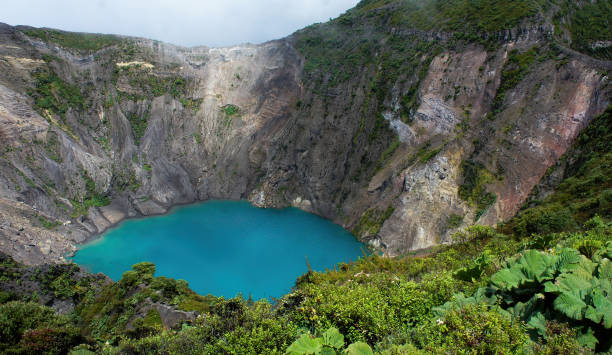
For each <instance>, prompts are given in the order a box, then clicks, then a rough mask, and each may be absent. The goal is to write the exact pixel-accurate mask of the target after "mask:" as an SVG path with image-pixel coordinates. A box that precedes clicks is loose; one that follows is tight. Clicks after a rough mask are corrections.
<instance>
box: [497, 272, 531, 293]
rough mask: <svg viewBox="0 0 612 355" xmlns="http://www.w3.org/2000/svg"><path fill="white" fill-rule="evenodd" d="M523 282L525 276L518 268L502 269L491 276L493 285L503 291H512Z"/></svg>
mask: <svg viewBox="0 0 612 355" xmlns="http://www.w3.org/2000/svg"><path fill="white" fill-rule="evenodd" d="M523 280H524V275H523V274H522V273H521V272H520V270H518V268H514V269H501V270H499V271H498V272H496V273H495V274H493V276H491V282H492V283H493V285H495V286H496V287H498V288H500V289H502V290H512V289H514V288H517V287H518V286H519V284H520V283H521V281H523Z"/></svg>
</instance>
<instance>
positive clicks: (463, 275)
mask: <svg viewBox="0 0 612 355" xmlns="http://www.w3.org/2000/svg"><path fill="white" fill-rule="evenodd" d="M490 262H491V258H490V256H489V254H488V252H484V253H482V255H480V257H478V258H477V259H476V260H474V262H473V263H472V265H470V266H466V267H464V268H461V269H459V270H457V271H455V273H454V274H453V277H455V278H456V279H458V280H462V281H468V282H474V281H476V280H478V279H479V278H480V276H481V275H482V273H483V272H484V271H485V269H486V268H487V266H488V265H489V263H490Z"/></svg>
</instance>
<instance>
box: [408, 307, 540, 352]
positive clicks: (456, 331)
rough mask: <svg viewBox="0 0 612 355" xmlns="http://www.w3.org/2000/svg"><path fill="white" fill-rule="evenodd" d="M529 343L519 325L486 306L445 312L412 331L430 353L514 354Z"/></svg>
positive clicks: (521, 324) (518, 322)
mask: <svg viewBox="0 0 612 355" xmlns="http://www.w3.org/2000/svg"><path fill="white" fill-rule="evenodd" d="M528 339H529V337H528V335H527V333H526V332H525V326H524V324H523V323H522V322H520V321H517V320H513V319H512V318H511V317H509V316H508V315H505V314H502V313H500V312H498V311H496V310H494V309H489V307H488V306H487V305H485V304H470V305H467V306H465V307H463V308H460V309H455V310H451V311H448V312H447V313H445V314H444V315H442V316H441V317H440V318H438V319H432V320H431V321H429V322H427V323H425V325H424V326H422V327H420V328H417V329H416V330H415V340H416V342H417V343H418V344H420V345H421V346H422V347H423V349H425V350H427V351H428V352H432V353H446V354H464V353H471V354H514V353H519V352H520V350H521V349H522V348H523V347H524V346H525V344H526V342H527V341H528Z"/></svg>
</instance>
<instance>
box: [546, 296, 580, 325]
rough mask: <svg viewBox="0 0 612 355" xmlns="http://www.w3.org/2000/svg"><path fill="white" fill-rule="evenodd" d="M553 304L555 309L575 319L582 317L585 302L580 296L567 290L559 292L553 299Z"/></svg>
mask: <svg viewBox="0 0 612 355" xmlns="http://www.w3.org/2000/svg"><path fill="white" fill-rule="evenodd" d="M553 306H554V308H555V310H557V311H559V312H561V313H563V314H565V315H566V316H567V317H569V318H571V319H575V320H582V319H584V312H585V310H586V307H587V305H586V303H584V302H583V301H582V300H581V299H580V297H578V296H576V295H575V294H573V293H569V292H564V293H561V294H560V295H559V296H558V297H557V298H556V299H555V301H554V303H553Z"/></svg>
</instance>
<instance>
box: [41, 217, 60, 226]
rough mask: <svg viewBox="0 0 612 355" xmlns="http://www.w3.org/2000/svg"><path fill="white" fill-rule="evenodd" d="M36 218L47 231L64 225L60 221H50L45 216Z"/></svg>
mask: <svg viewBox="0 0 612 355" xmlns="http://www.w3.org/2000/svg"><path fill="white" fill-rule="evenodd" d="M36 218H37V219H38V221H39V222H40V223H41V224H42V226H43V227H45V228H46V229H54V228H55V227H57V226H60V225H62V223H61V222H60V221H50V220H48V219H46V218H45V217H43V216H37V217H36Z"/></svg>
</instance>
